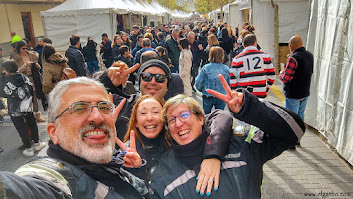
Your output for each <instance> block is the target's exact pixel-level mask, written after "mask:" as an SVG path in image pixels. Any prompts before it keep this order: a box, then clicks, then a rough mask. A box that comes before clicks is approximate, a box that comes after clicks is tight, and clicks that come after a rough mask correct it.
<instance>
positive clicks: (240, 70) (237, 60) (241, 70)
mask: <svg viewBox="0 0 353 199" xmlns="http://www.w3.org/2000/svg"><path fill="white" fill-rule="evenodd" d="M243 45H244V47H245V49H244V50H243V52H242V53H240V54H239V55H238V56H236V57H234V59H233V61H232V68H231V69H230V73H231V74H230V75H231V81H230V85H231V88H232V91H235V90H236V89H237V88H247V87H252V88H253V94H254V95H256V96H257V97H259V98H266V96H267V92H268V90H269V89H270V88H271V86H272V84H273V83H274V81H275V79H276V75H275V69H274V67H273V64H272V61H271V57H270V55H269V54H267V53H265V52H262V51H260V50H258V49H257V47H256V46H257V42H256V36H255V35H253V34H249V35H247V36H245V38H244V41H243Z"/></svg>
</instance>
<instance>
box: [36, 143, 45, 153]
mask: <svg viewBox="0 0 353 199" xmlns="http://www.w3.org/2000/svg"><path fill="white" fill-rule="evenodd" d="M45 145H46V144H45V143H44V142H38V143H34V144H33V148H34V150H35V151H40V150H42V149H43V148H44V147H45Z"/></svg>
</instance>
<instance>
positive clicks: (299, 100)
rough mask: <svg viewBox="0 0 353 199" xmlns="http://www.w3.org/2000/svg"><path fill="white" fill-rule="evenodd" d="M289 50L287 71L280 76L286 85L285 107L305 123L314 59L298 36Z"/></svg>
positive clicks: (294, 38)
mask: <svg viewBox="0 0 353 199" xmlns="http://www.w3.org/2000/svg"><path fill="white" fill-rule="evenodd" d="M289 49H290V52H291V55H290V56H289V57H288V60H287V64H286V67H285V69H284V70H283V71H281V73H280V75H279V78H280V80H281V81H282V82H283V83H284V85H283V91H284V95H285V97H286V101H285V107H286V108H288V109H290V110H292V111H293V112H294V113H297V114H298V115H299V116H300V118H302V120H303V121H304V112H305V108H306V103H307V101H308V97H309V95H310V83H311V76H312V74H313V67H314V58H313V55H312V54H311V52H309V51H307V50H306V49H305V47H303V41H302V38H301V37H300V36H298V35H296V36H293V37H292V38H291V39H290V40H289Z"/></svg>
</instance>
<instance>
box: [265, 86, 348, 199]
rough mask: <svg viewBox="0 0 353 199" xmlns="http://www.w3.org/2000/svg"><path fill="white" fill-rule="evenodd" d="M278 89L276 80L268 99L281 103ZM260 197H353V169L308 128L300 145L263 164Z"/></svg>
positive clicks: (288, 198) (278, 198)
mask: <svg viewBox="0 0 353 199" xmlns="http://www.w3.org/2000/svg"><path fill="white" fill-rule="evenodd" d="M281 90H282V84H281V83H280V82H279V81H278V80H277V81H276V82H275V84H274V87H273V88H271V89H270V97H269V101H271V102H274V103H277V104H280V105H284V104H283V103H284V97H283V94H282V92H280V91H281ZM262 198H264V199H270V198H271V199H291V198H303V199H309V198H311V199H316V198H332V199H338V198H353V170H352V167H350V166H349V164H348V163H346V162H345V161H344V160H342V159H341V158H340V157H339V156H338V155H337V154H336V153H335V152H334V151H333V150H331V149H330V147H329V146H328V145H326V144H325V142H324V141H322V140H321V139H320V138H319V137H318V135H316V134H315V133H314V129H312V128H310V127H309V128H307V129H306V131H305V135H304V137H303V138H302V139H301V146H300V147H297V149H296V150H290V151H285V152H284V153H283V154H281V155H280V156H279V157H277V158H275V159H273V160H271V161H269V162H267V163H266V164H265V166H264V180H263V186H262Z"/></svg>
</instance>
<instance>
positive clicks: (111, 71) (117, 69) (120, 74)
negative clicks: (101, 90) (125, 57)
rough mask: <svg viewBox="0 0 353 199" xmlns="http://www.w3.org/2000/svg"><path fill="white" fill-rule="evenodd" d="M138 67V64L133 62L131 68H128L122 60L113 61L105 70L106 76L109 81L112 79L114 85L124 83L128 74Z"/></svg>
mask: <svg viewBox="0 0 353 199" xmlns="http://www.w3.org/2000/svg"><path fill="white" fill-rule="evenodd" d="M139 67H140V64H135V65H133V66H132V67H131V68H129V67H128V66H127V64H125V63H124V62H115V63H114V64H113V65H112V66H111V67H110V68H108V70H107V73H108V77H109V78H110V81H112V83H113V84H114V86H116V87H118V86H120V85H122V84H123V85H124V84H126V81H127V79H128V78H129V75H130V74H131V73H132V72H134V71H135V70H136V69H138V68H139Z"/></svg>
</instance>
